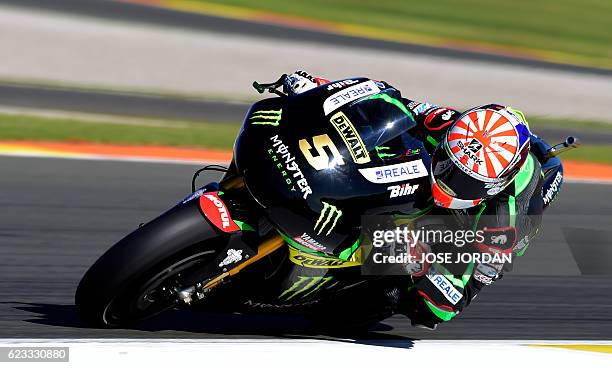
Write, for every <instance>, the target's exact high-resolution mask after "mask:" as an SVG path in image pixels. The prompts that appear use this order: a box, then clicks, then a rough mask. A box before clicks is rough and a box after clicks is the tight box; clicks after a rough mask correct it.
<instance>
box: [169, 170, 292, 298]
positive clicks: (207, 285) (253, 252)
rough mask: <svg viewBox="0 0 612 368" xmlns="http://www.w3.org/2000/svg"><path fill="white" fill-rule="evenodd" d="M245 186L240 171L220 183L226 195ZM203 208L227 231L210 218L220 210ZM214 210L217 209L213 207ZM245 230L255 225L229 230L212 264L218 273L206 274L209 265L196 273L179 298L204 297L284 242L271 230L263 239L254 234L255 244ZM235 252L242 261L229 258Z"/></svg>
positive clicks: (209, 216) (230, 194)
mask: <svg viewBox="0 0 612 368" xmlns="http://www.w3.org/2000/svg"><path fill="white" fill-rule="evenodd" d="M244 189H245V184H244V180H243V177H242V176H240V175H232V174H231V171H230V173H228V174H227V175H226V176H225V177H224V178H223V179H222V181H221V182H220V183H219V190H220V191H223V193H224V197H225V196H228V197H231V196H232V194H234V193H238V192H240V191H243V190H244ZM217 193H218V192H217ZM204 194H206V192H204V193H203V194H202V195H204ZM216 198H217V199H219V200H221V198H219V197H218V196H217V197H216ZM199 200H202V199H199ZM221 206H223V207H220V208H222V209H225V210H227V212H228V213H229V214H230V215H232V211H231V210H230V208H229V207H228V206H226V204H225V202H223V201H222V204H221ZM201 209H202V213H203V215H204V216H205V217H206V218H207V219H208V221H209V222H211V224H212V225H213V226H216V227H217V228H218V229H219V230H220V231H223V232H227V231H226V230H224V229H223V228H221V227H219V226H218V221H216V222H215V221H212V220H211V218H212V217H214V216H217V215H218V213H213V214H208V213H206V211H205V209H206V208H205V207H204V206H201ZM208 211H211V209H208ZM212 211H214V209H213V210H212ZM229 220H230V221H232V222H238V223H242V222H240V221H238V220H235V221H234V220H232V219H231V217H230V218H229ZM249 227H250V226H249ZM245 231H248V232H249V233H250V232H251V231H255V229H253V228H251V229H249V230H246V229H245V228H244V227H242V226H241V227H240V230H239V231H236V232H234V233H233V234H230V239H229V241H228V244H227V246H226V247H225V248H224V249H223V250H222V253H220V254H219V256H218V257H217V258H216V259H215V260H214V261H213V262H214V264H212V265H211V266H210V267H215V271H218V273H214V274H216V276H214V277H212V278H210V276H207V275H206V274H208V275H210V273H211V270H210V268H209V267H207V272H206V273H205V274H201V275H200V276H197V275H196V276H195V278H194V280H193V283H192V284H191V285H192V286H189V287H186V288H183V289H181V290H179V291H178V298H179V300H180V301H182V302H183V303H185V304H191V302H193V301H194V300H201V299H204V297H205V296H206V295H207V294H208V293H209V292H210V290H211V289H213V288H214V287H216V286H218V285H219V284H221V283H222V282H223V281H226V280H227V279H228V278H230V277H232V276H234V275H236V274H237V273H239V272H240V271H242V270H243V269H245V268H246V267H248V266H250V265H253V264H255V263H256V262H257V261H259V260H261V259H262V258H264V257H266V256H268V255H270V254H272V253H273V252H274V251H276V250H277V249H279V248H280V247H282V246H283V245H284V244H285V242H284V240H283V239H282V238H281V236H280V235H278V233H276V232H272V234H271V235H270V236H269V237H267V238H265V239H264V240H263V241H259V240H260V239H259V238H258V237H257V236H253V237H252V238H255V240H256V241H257V242H258V245H256V246H253V245H252V244H248V243H253V242H252V241H249V242H248V243H247V242H246V241H244V240H245V239H244V234H243V232H245ZM253 235H255V234H253ZM252 240H253V239H252ZM255 244H257V243H255ZM236 254H239V256H240V257H241V259H240V260H239V261H233V262H232V258H226V257H231V255H236Z"/></svg>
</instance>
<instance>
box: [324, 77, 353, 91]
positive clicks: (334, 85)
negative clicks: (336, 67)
mask: <svg viewBox="0 0 612 368" xmlns="http://www.w3.org/2000/svg"><path fill="white" fill-rule="evenodd" d="M357 82H359V81H358V80H356V79H345V80H341V81H339V82H334V83H330V84H328V85H327V90H328V91H331V90H333V89H337V88H344V87H346V86H350V85H352V84H355V83H357Z"/></svg>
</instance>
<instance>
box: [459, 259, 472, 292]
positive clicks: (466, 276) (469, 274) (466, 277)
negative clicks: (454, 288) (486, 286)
mask: <svg viewBox="0 0 612 368" xmlns="http://www.w3.org/2000/svg"><path fill="white" fill-rule="evenodd" d="M473 273H474V262H473V261H472V262H470V264H469V265H468V268H467V269H466V270H465V272H464V273H463V275H462V276H461V281H463V287H464V288H465V285H467V283H468V282H469V281H470V279H471V278H472V274H473Z"/></svg>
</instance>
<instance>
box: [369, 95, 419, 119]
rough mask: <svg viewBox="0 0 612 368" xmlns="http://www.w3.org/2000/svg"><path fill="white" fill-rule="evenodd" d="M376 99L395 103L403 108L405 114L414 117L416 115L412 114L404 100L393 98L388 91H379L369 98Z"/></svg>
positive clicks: (399, 107)
mask: <svg viewBox="0 0 612 368" xmlns="http://www.w3.org/2000/svg"><path fill="white" fill-rule="evenodd" d="M374 99H382V100H383V101H385V102H388V103H390V104H392V105H394V106H395V107H397V108H398V109H400V110H402V112H403V113H404V114H406V115H408V116H410V117H411V118H412V119H414V115H412V111H410V110H408V109H407V108H406V106H405V105H404V104H403V103H402V101H400V100H398V99H397V98H393V97H391V96H389V95H388V94H386V93H378V94H375V95H372V96H370V97H368V98H367V100H374Z"/></svg>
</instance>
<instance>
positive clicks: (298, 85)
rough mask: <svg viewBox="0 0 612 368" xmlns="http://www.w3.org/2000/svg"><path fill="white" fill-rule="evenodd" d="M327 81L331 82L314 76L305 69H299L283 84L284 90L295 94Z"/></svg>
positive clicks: (290, 94)
mask: <svg viewBox="0 0 612 368" xmlns="http://www.w3.org/2000/svg"><path fill="white" fill-rule="evenodd" d="M327 83H329V80H327V79H324V78H318V77H313V76H312V75H310V74H308V73H306V72H305V71H303V70H298V71H296V72H295V73H293V74H290V75H288V76H287V78H286V79H285V83H284V85H283V91H284V92H285V93H287V94H288V95H289V96H293V95H298V94H300V93H304V92H306V91H309V90H311V89H313V88H315V87H318V86H320V85H323V84H327Z"/></svg>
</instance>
